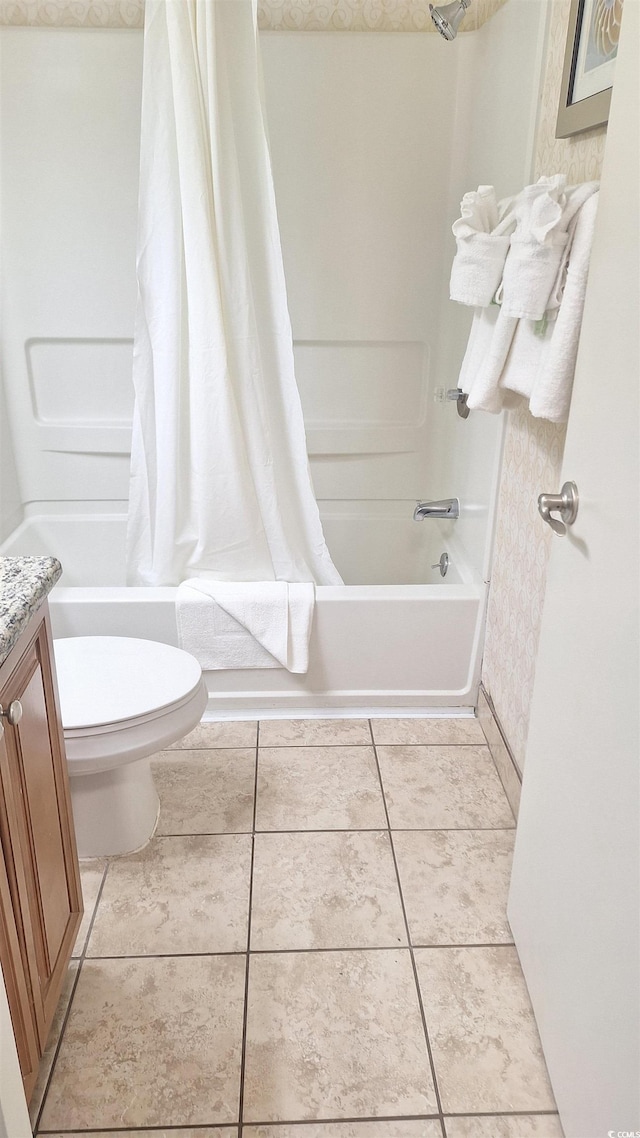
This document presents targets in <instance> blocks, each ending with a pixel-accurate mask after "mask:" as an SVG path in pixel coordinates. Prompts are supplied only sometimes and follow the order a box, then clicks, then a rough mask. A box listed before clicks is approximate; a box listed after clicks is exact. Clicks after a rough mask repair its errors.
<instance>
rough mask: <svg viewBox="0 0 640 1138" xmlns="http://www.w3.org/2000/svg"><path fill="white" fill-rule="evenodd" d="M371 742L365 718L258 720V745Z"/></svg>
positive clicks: (326, 745) (356, 744)
mask: <svg viewBox="0 0 640 1138" xmlns="http://www.w3.org/2000/svg"><path fill="white" fill-rule="evenodd" d="M359 744H360V745H362V744H364V745H367V744H368V745H369V746H370V745H371V731H370V730H369V720H368V719H262V720H260V746H261V747H312V746H313V747H331V746H336V745H340V746H343V747H353V746H358V745H359Z"/></svg>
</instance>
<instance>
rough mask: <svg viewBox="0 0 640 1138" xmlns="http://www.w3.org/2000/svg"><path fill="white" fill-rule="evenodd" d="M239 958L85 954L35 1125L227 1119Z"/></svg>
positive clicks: (235, 1089)
mask: <svg viewBox="0 0 640 1138" xmlns="http://www.w3.org/2000/svg"><path fill="white" fill-rule="evenodd" d="M244 980H245V958H244V957H242V956H191V957H186V956H182V957H172V958H156V959H153V960H140V959H138V960H88V961H85V963H84V965H83V967H82V973H81V975H80V979H79V981H78V986H77V988H76V994H75V997H74V1001H73V1007H72V1009H71V1014H70V1016H69V1020H68V1021H67V1027H66V1030H65V1034H64V1039H63V1042H62V1047H61V1049H60V1053H59V1055H58V1061H57V1063H56V1066H55V1069H54V1073H53V1078H52V1081H51V1085H50V1088H49V1093H48V1095H47V1099H46V1102H45V1107H44V1112H43V1115H42V1119H41V1123H40V1127H41V1129H42V1130H73V1129H78V1130H82V1129H95V1130H100V1129H108V1128H110V1127H122V1128H126V1127H129V1128H133V1129H134V1130H135V1128H136V1127H142V1126H167V1127H168V1126H182V1127H185V1128H188V1127H189V1126H197V1125H209V1126H210V1125H212V1124H214V1123H216V1122H218V1123H221V1124H224V1125H226V1126H230V1125H233V1124H234V1123H235V1122H236V1120H237V1117H238V1098H239V1083H240V1054H241V1041H242V1009H243V995H244Z"/></svg>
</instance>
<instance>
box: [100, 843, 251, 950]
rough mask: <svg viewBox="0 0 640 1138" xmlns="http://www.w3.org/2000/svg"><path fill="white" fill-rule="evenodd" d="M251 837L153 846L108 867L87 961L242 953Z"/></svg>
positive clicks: (244, 944)
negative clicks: (131, 957) (111, 957)
mask: <svg viewBox="0 0 640 1138" xmlns="http://www.w3.org/2000/svg"><path fill="white" fill-rule="evenodd" d="M250 871H251V835H250V834H217V835H216V836H214V837H209V836H207V837H205V836H203V835H198V836H196V837H177V838H154V839H153V841H152V842H150V843H149V845H148V846H146V847H145V849H143V850H141V852H140V853H136V854H130V855H129V856H128V857H123V858H118V859H117V860H114V861H113V862H112V863H111V865H110V866H109V872H108V873H107V878H106V881H105V884H104V889H103V890H102V897H101V899H100V904H99V905H98V912H97V914H96V919H95V923H94V926H93V931H92V933H91V937H90V939H89V947H88V950H87V955H88V956H91V957H95V956H137V955H152V954H154V953H158V954H162V953H166V954H167V955H176V956H177V955H179V954H180V953H190V952H208V953H215V952H244V951H246V947H247V924H248V916H249V876H250Z"/></svg>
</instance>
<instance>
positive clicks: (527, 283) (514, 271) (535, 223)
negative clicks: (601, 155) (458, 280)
mask: <svg viewBox="0 0 640 1138" xmlns="http://www.w3.org/2000/svg"><path fill="white" fill-rule="evenodd" d="M565 182H566V179H565V177H564V175H563V174H556V175H555V176H554V177H553V178H540V180H539V181H538V182H536V183H535V185H533V186H527V188H526V189H525V190H524V191H523V193H522V194H521V195H520V196H519V197H518V199H517V201H516V204H515V207H514V212H515V215H516V218H517V226H516V230H515V232H514V234H513V236H512V237H511V246H510V248H509V254H508V256H507V259H506V261H505V265H504V275H503V280H502V286H501V289H500V293H499V297H498V299H499V300H500V302H501V304H502V308H503V309H504V312H505V315H506V316H511V317H517V318H518V319H521V320H542V319H543V317H544V314H545V312H546V311H547V310H549V309H550V308H553V307H557V306H558V303H559V296H560V294H561V291H562V284H563V278H564V272H565V268H566V262H567V259H568V256H569V253H570V245H571V238H572V235H573V230H574V227H573V226H572V222H573V220H574V218H575V217H576V214H577V212H578V211H579V210H580V208H581V206H582V205H583V204H584V202H585V201H587V199H588V198H589V197H591V196H592V195H593V194H594V193H595V192H596V191H597V189H598V183H597V182H584V183H582V184H581V185H578V186H572V187H570V188H569V189H566V187H565Z"/></svg>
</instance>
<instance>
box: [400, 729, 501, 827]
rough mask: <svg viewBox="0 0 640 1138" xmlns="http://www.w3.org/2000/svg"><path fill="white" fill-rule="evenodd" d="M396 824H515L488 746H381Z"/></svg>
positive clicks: (484, 825)
mask: <svg viewBox="0 0 640 1138" xmlns="http://www.w3.org/2000/svg"><path fill="white" fill-rule="evenodd" d="M378 760H379V762H380V770H381V772H382V782H383V785H384V792H385V797H386V800H387V809H388V811H389V820H390V823H391V827H392V829H401V830H402V829H408V830H446V829H449V828H451V827H453V828H459V829H478V830H480V829H483V828H490V827H496V826H497V827H504V828H509V827H513V825H514V820H513V814H512V813H511V807H510V806H509V803H508V802H507V798H506V795H505V793H504V790H503V789H502V783H501V782H500V779H499V778H498V775H497V773H496V768H495V767H494V765H493V760H492V758H491V755H490V753H489V748H488V747H475V746H465V747H456V746H446V747H420V746H412V747H378Z"/></svg>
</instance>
